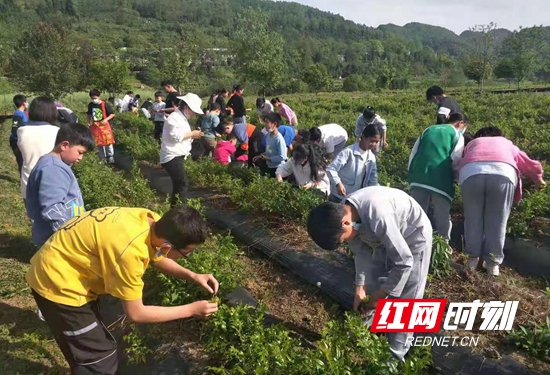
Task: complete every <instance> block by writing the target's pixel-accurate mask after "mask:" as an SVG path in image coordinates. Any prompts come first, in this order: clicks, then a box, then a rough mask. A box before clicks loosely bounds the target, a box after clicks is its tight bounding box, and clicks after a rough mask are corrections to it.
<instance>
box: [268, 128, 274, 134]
mask: <svg viewBox="0 0 550 375" xmlns="http://www.w3.org/2000/svg"><path fill="white" fill-rule="evenodd" d="M273 130H275V128H271V129H267V132H268V133H273Z"/></svg>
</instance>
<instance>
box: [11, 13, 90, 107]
mask: <svg viewBox="0 0 550 375" xmlns="http://www.w3.org/2000/svg"><path fill="white" fill-rule="evenodd" d="M81 66H82V62H81V59H80V57H79V54H78V50H77V47H76V44H75V43H73V42H72V40H71V39H70V38H69V35H68V32H67V30H66V29H63V28H59V27H56V26H55V25H54V24H52V23H47V22H38V23H36V24H35V25H34V26H33V27H32V28H31V29H30V30H28V31H25V32H23V33H22V34H21V37H20V38H19V39H18V40H17V41H16V42H15V45H14V46H13V49H12V51H11V55H10V57H9V62H8V72H7V74H8V78H9V79H10V80H11V81H12V82H13V84H14V86H16V87H19V88H21V89H23V90H24V91H26V92H32V93H35V94H40V95H46V96H50V97H53V98H60V97H62V96H63V95H66V94H70V93H71V92H74V91H76V90H77V89H78V87H79V84H80V81H81V80H82V77H81V73H82V69H81Z"/></svg>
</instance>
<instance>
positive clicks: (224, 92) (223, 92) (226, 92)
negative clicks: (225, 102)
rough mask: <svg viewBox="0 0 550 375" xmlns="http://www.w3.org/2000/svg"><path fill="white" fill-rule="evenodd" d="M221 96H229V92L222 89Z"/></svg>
mask: <svg viewBox="0 0 550 375" xmlns="http://www.w3.org/2000/svg"><path fill="white" fill-rule="evenodd" d="M220 94H221V95H223V94H229V91H227V89H221V90H220Z"/></svg>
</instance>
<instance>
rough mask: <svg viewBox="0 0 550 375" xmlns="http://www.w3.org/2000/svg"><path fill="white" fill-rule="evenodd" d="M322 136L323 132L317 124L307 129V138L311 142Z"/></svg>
mask: <svg viewBox="0 0 550 375" xmlns="http://www.w3.org/2000/svg"><path fill="white" fill-rule="evenodd" d="M322 137H323V133H321V129H319V128H318V127H317V126H315V127H313V128H311V129H309V140H310V141H312V142H316V141H320V140H321V138H322Z"/></svg>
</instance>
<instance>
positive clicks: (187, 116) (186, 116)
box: [183, 111, 193, 120]
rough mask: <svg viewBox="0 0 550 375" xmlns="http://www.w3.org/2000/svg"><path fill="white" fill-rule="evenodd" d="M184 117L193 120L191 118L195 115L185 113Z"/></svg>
mask: <svg viewBox="0 0 550 375" xmlns="http://www.w3.org/2000/svg"><path fill="white" fill-rule="evenodd" d="M183 115H184V116H185V118H186V119H188V120H189V119H191V117H193V114H192V113H191V114H190V113H189V112H188V111H183Z"/></svg>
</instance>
